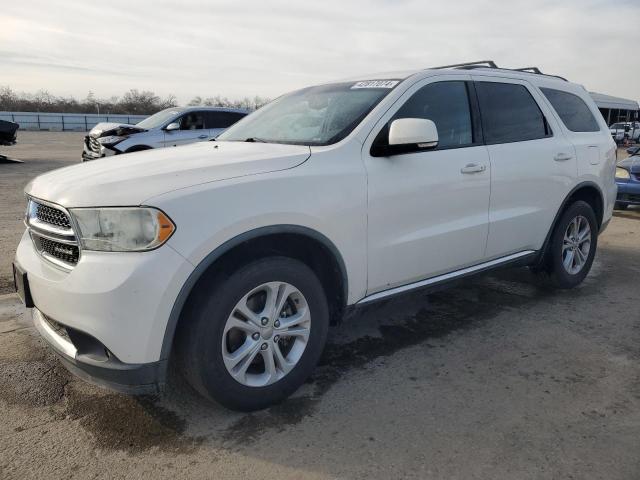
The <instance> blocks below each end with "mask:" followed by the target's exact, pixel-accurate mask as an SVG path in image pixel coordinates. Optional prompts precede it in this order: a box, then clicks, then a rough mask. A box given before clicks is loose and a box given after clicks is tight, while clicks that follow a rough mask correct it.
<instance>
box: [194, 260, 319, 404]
mask: <svg viewBox="0 0 640 480" xmlns="http://www.w3.org/2000/svg"><path fill="white" fill-rule="evenodd" d="M272 281H281V282H287V283H289V284H291V285H293V286H294V287H296V288H297V289H298V290H299V291H300V292H301V293H302V294H303V295H304V297H305V299H306V301H307V304H308V306H309V309H310V312H311V331H310V334H309V340H308V343H307V347H306V349H305V351H304V353H303V355H302V358H300V360H299V362H298V364H297V365H296V366H295V367H294V369H293V370H291V371H290V372H289V373H288V374H287V375H286V376H285V377H284V378H282V379H281V380H279V381H278V382H276V383H274V384H272V385H268V386H265V387H248V386H245V385H242V384H241V383H239V382H237V381H236V380H235V379H234V378H233V377H232V376H231V374H230V373H229V372H228V371H227V369H226V367H225V365H224V362H223V359H222V347H221V346H222V334H223V330H224V326H225V323H226V321H227V318H228V316H229V314H230V313H231V310H232V309H233V308H234V307H235V305H236V304H237V302H238V301H239V300H240V299H241V298H242V297H243V296H244V295H245V294H246V293H247V292H249V291H250V290H252V289H253V288H255V287H257V286H259V285H261V284H263V283H267V282H272ZM210 287H212V291H211V292H210V294H209V293H208V292H206V293H205V294H204V295H201V300H200V302H199V304H198V305H196V306H195V308H194V309H193V314H192V315H193V318H192V319H191V322H189V325H188V327H187V328H190V329H191V331H190V334H189V335H188V336H187V339H188V340H187V344H186V345H183V347H182V350H183V352H185V354H186V355H185V356H186V358H185V359H184V360H183V363H186V364H187V365H185V366H186V367H187V370H188V372H187V373H188V375H187V378H188V380H189V381H190V383H191V384H192V385H193V386H194V387H195V388H196V389H197V390H199V391H200V392H201V393H203V394H204V395H206V396H208V397H210V398H212V399H214V400H216V401H217V402H219V403H221V404H222V405H224V406H226V407H228V408H231V409H235V410H242V411H250V410H257V409H261V408H265V407H267V406H269V405H272V404H275V403H278V402H280V401H282V400H284V399H285V398H286V397H288V396H289V395H291V394H292V393H293V392H294V391H295V390H296V389H297V388H298V387H299V386H300V385H301V384H302V383H303V382H304V381H305V380H306V378H307V377H308V376H309V374H310V373H311V372H312V371H313V369H314V368H315V365H316V364H317V362H318V359H319V358H320V355H321V354H322V350H323V348H324V344H325V341H326V337H327V330H328V325H329V309H328V306H327V299H326V296H325V293H324V290H323V288H322V284H321V283H320V281H319V280H318V278H317V276H316V275H315V273H314V272H313V271H312V270H311V269H310V268H309V267H307V266H306V265H305V264H304V263H302V262H300V261H297V260H294V259H291V258H287V257H270V258H265V259H262V260H257V261H255V262H252V263H250V264H248V265H246V266H244V267H242V268H240V269H239V270H238V271H237V272H235V273H233V274H232V275H231V276H230V277H228V278H227V279H225V280H224V281H221V282H217V284H216V285H211V286H210ZM185 360H186V361H185Z"/></svg>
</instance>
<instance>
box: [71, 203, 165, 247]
mask: <svg viewBox="0 0 640 480" xmlns="http://www.w3.org/2000/svg"><path fill="white" fill-rule="evenodd" d="M70 212H71V214H72V215H73V217H74V218H75V220H76V223H77V225H78V228H79V229H80V231H79V232H78V234H79V235H78V236H79V241H80V246H81V247H82V248H83V249H85V250H102V251H108V252H134V251H143V250H152V249H154V248H157V247H159V246H160V245H162V244H163V243H164V242H166V241H167V240H168V239H169V237H170V236H171V235H172V234H173V232H174V231H175V229H176V226H175V224H174V223H173V222H172V221H171V219H170V218H169V217H167V216H166V215H165V214H164V213H163V212H161V211H160V210H158V209H157V208H153V207H125V208H74V209H71V210H70Z"/></svg>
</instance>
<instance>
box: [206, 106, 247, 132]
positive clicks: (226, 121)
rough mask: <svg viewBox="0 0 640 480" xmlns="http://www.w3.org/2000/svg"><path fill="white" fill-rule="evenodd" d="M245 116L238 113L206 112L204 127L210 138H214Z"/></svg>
mask: <svg viewBox="0 0 640 480" xmlns="http://www.w3.org/2000/svg"><path fill="white" fill-rule="evenodd" d="M244 116H245V115H244V114H243V113H240V112H225V111H209V112H206V116H205V121H206V127H207V129H208V131H209V136H210V137H211V138H216V137H217V136H218V135H220V134H221V133H222V132H224V131H225V130H226V129H227V128H229V127H230V126H231V125H233V124H234V123H236V122H237V121H238V120H240V119H241V118H242V117H244Z"/></svg>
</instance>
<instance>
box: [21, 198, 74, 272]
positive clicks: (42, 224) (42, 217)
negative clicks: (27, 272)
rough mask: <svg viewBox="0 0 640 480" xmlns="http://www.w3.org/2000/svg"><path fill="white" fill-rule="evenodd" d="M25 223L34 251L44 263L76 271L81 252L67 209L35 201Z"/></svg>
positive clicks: (30, 201)
mask: <svg viewBox="0 0 640 480" xmlns="http://www.w3.org/2000/svg"><path fill="white" fill-rule="evenodd" d="M25 223H26V224H27V227H28V228H29V233H30V235H31V240H32V241H33V245H34V247H35V249H36V250H37V251H38V253H39V254H40V255H41V256H42V257H43V258H44V259H46V260H48V261H49V262H51V263H53V264H54V265H56V266H58V267H61V268H63V269H65V270H71V269H72V268H73V267H75V265H76V264H77V263H78V260H79V259H80V248H79V245H78V242H77V240H76V236H75V232H74V231H73V226H72V223H71V218H70V217H69V214H68V213H67V212H66V210H64V208H62V207H57V206H56V205H54V204H51V203H48V202H44V201H42V200H37V199H33V198H32V199H30V200H29V206H28V208H27V217H26V222H25Z"/></svg>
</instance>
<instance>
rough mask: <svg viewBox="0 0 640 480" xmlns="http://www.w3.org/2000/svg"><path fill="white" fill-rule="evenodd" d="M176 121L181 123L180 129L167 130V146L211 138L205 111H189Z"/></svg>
mask: <svg viewBox="0 0 640 480" xmlns="http://www.w3.org/2000/svg"><path fill="white" fill-rule="evenodd" d="M175 121H177V122H179V123H180V129H179V130H170V131H166V132H165V136H164V138H165V144H166V146H167V147H177V146H178V145H186V144H188V143H194V142H202V141H204V140H208V139H209V138H210V136H209V130H208V129H206V128H205V121H204V112H197V111H196V112H188V113H185V114H184V115H182V117H180V119H179V120H175Z"/></svg>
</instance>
